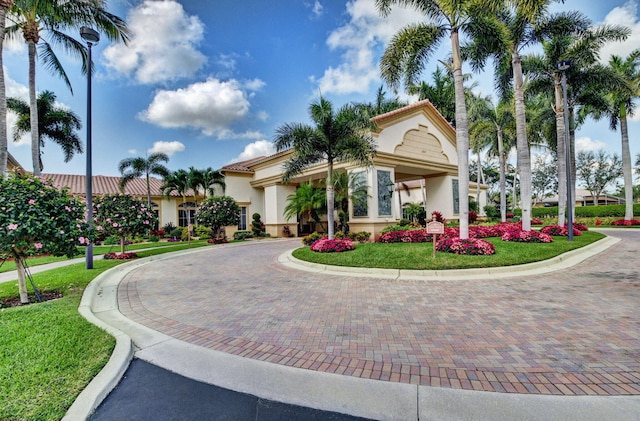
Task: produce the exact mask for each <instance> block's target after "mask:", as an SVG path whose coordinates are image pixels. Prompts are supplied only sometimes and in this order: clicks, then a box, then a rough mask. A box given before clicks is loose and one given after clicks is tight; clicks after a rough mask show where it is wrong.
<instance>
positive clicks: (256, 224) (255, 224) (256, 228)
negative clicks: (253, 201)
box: [251, 212, 264, 237]
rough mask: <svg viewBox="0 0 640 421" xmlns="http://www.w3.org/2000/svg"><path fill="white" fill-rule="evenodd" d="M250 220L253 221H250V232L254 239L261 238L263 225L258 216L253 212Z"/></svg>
mask: <svg viewBox="0 0 640 421" xmlns="http://www.w3.org/2000/svg"><path fill="white" fill-rule="evenodd" d="M251 218H252V219H253V220H252V221H251V231H252V232H253V235H254V236H255V237H262V236H263V235H264V224H263V223H262V221H261V220H260V214H259V213H258V212H255V213H254V214H253V215H251Z"/></svg>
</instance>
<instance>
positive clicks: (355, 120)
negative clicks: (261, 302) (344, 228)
mask: <svg viewBox="0 0 640 421" xmlns="http://www.w3.org/2000/svg"><path fill="white" fill-rule="evenodd" d="M309 115H310V117H311V120H312V121H313V123H314V124H315V126H310V125H307V124H301V123H288V124H284V125H282V126H280V127H279V128H278V129H277V130H276V136H275V139H274V143H275V146H276V150H277V151H278V152H281V151H284V150H286V149H290V148H292V149H293V154H292V155H291V157H290V158H289V159H288V160H287V161H286V162H285V164H284V170H285V171H284V174H283V177H282V178H283V180H284V181H289V180H291V178H292V177H294V176H295V175H298V174H301V173H303V172H304V171H305V170H306V169H307V168H309V167H310V166H312V165H314V164H317V163H320V162H326V164H327V176H326V177H325V181H326V191H327V222H328V225H329V227H328V235H329V239H333V234H334V221H335V218H334V215H333V209H334V208H335V206H334V203H335V197H334V184H333V181H334V180H333V166H334V164H335V163H338V162H353V163H355V164H357V165H363V166H369V165H371V163H372V159H373V156H374V155H375V152H376V148H375V142H374V141H373V139H372V138H371V136H370V134H369V128H370V122H369V120H368V119H365V118H363V117H362V115H361V114H359V113H358V112H357V111H356V109H355V108H354V107H353V106H348V105H346V106H343V107H342V108H340V109H339V110H337V111H335V110H334V109H333V105H332V104H331V102H330V101H328V100H326V99H324V98H322V97H321V98H320V100H318V101H317V102H314V103H312V104H311V105H310V106H309Z"/></svg>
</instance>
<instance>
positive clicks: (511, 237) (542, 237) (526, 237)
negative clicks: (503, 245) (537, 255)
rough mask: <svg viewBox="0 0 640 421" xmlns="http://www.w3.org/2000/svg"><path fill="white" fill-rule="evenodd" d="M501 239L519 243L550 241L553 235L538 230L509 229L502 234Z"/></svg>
mask: <svg viewBox="0 0 640 421" xmlns="http://www.w3.org/2000/svg"><path fill="white" fill-rule="evenodd" d="M502 241H516V242H520V243H551V242H553V237H551V236H550V235H549V234H545V233H542V232H539V231H522V230H511V231H507V232H505V233H504V234H502Z"/></svg>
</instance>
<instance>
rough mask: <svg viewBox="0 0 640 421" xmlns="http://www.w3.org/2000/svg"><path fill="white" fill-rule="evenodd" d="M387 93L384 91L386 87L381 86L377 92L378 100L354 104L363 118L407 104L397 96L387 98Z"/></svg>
mask: <svg viewBox="0 0 640 421" xmlns="http://www.w3.org/2000/svg"><path fill="white" fill-rule="evenodd" d="M386 96H387V93H386V92H385V91H384V87H382V86H380V87H379V88H378V92H377V93H376V101H375V102H369V103H355V104H353V106H354V107H355V108H356V110H357V111H358V112H360V113H361V114H362V117H363V118H367V119H370V118H373V117H375V116H378V115H380V114H384V113H388V112H389V111H393V110H397V109H398V108H402V107H404V106H406V105H407V104H406V103H404V102H402V101H400V100H399V99H398V98H397V97H395V98H391V99H387V98H386Z"/></svg>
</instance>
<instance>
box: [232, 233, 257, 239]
mask: <svg viewBox="0 0 640 421" xmlns="http://www.w3.org/2000/svg"><path fill="white" fill-rule="evenodd" d="M247 238H253V233H252V232H251V231H236V232H234V233H233V239H234V240H246V239H247Z"/></svg>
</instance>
